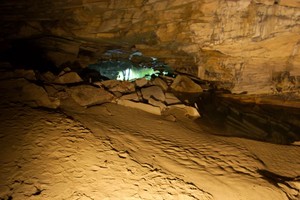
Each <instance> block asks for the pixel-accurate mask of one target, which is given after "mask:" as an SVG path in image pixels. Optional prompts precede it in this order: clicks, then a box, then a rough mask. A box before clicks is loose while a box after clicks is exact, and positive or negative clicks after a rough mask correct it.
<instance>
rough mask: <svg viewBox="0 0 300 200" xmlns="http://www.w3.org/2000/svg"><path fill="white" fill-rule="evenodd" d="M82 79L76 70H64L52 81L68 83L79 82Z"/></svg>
mask: <svg viewBox="0 0 300 200" xmlns="http://www.w3.org/2000/svg"><path fill="white" fill-rule="evenodd" d="M82 81H83V80H82V79H81V78H80V76H79V75H78V74H77V73H76V72H66V73H64V74H62V75H60V76H58V77H57V78H56V79H55V80H54V83H59V84H68V83H79V82H82Z"/></svg>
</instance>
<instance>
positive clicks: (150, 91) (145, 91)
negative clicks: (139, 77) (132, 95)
mask: <svg viewBox="0 0 300 200" xmlns="http://www.w3.org/2000/svg"><path fill="white" fill-rule="evenodd" d="M141 92H142V96H143V98H144V99H146V100H149V99H150V97H153V98H154V99H156V100H159V101H162V102H163V101H165V99H166V97H165V94H164V92H163V90H162V89H161V88H160V87H159V86H150V87H147V88H142V89H141Z"/></svg>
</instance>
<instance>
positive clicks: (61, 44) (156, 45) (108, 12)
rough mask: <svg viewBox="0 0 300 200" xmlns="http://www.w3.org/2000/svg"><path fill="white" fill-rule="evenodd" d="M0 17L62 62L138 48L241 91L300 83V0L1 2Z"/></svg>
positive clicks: (8, 28)
mask: <svg viewBox="0 0 300 200" xmlns="http://www.w3.org/2000/svg"><path fill="white" fill-rule="evenodd" d="M0 19H1V21H0V22H1V23H0V25H1V31H2V33H1V38H2V41H5V40H6V39H15V38H26V37H36V38H38V39H35V43H34V44H38V46H41V47H43V49H46V56H47V57H48V58H49V59H51V60H52V61H53V62H54V63H55V64H57V65H60V64H62V63H64V62H67V61H75V60H77V61H79V63H81V64H83V65H85V64H87V63H90V62H93V61H95V60H96V59H97V57H98V56H99V55H100V54H101V53H102V52H103V51H104V50H106V49H108V48H112V47H116V46H122V47H124V48H126V47H128V48H129V47H130V46H131V45H136V47H137V48H138V49H139V50H141V51H142V52H143V53H144V54H147V55H150V56H157V57H159V58H161V59H163V60H165V61H166V62H167V63H169V64H170V65H171V66H173V67H174V68H176V69H177V70H179V71H183V72H187V73H190V74H194V75H198V76H199V77H201V78H203V79H207V80H215V81H222V82H228V83H230V84H227V85H223V87H224V86H226V87H227V89H230V90H232V91H233V92H236V93H239V92H244V91H246V92H248V93H271V92H278V91H279V92H284V91H294V90H297V89H299V85H300V83H299V82H300V81H299V79H300V78H299V77H300V67H299V64H300V51H299V49H300V48H299V44H300V42H299V41H300V34H299V32H300V3H299V1H298V0H282V1H277V0H241V1H237V0H230V1H229V0H199V1H195V0H182V1H172V0H161V1H154V0H148V1H144V0H134V1H131V0H123V1H100V0H69V1H58V0H53V1H50V0H47V1H39V2H36V1H34V0H28V1H20V0H18V1H3V2H2V3H1V5H0ZM45 35H47V37H44V36H45ZM4 46H5V45H4ZM2 48H3V47H2ZM282 74H285V78H282Z"/></svg>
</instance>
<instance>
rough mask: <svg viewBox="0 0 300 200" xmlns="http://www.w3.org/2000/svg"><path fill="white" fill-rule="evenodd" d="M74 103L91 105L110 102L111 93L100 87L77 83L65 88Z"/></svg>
mask: <svg viewBox="0 0 300 200" xmlns="http://www.w3.org/2000/svg"><path fill="white" fill-rule="evenodd" d="M67 92H68V93H69V94H70V96H71V97H72V98H73V99H74V101H75V102H76V103H78V104H79V105H81V106H91V105H96V104H103V103H107V102H111V100H112V99H113V97H114V96H113V95H112V94H110V93H109V92H107V91H106V90H104V89H102V88H96V87H93V86H90V85H79V86H74V87H71V88H69V89H67Z"/></svg>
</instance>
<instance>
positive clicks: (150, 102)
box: [148, 97, 167, 111]
mask: <svg viewBox="0 0 300 200" xmlns="http://www.w3.org/2000/svg"><path fill="white" fill-rule="evenodd" d="M148 103H149V104H151V105H153V106H156V107H159V108H160V110H161V111H164V110H165V109H166V108H167V106H166V105H165V104H164V103H162V102H161V101H157V100H155V99H153V98H152V97H150V99H149V100H148Z"/></svg>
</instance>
